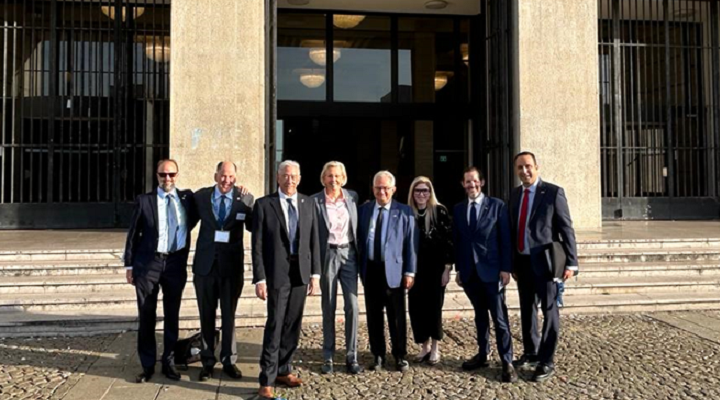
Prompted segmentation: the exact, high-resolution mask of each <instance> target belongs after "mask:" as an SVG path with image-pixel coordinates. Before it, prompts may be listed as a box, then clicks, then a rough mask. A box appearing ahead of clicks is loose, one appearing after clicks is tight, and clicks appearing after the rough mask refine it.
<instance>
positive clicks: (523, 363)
mask: <svg viewBox="0 0 720 400" xmlns="http://www.w3.org/2000/svg"><path fill="white" fill-rule="evenodd" d="M537 364H538V357H537V356H533V355H529V354H523V355H522V357H520V358H518V359H517V360H515V361H513V366H515V368H526V367H532V368H535V367H537Z"/></svg>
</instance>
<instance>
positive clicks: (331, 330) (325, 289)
mask: <svg viewBox="0 0 720 400" xmlns="http://www.w3.org/2000/svg"><path fill="white" fill-rule="evenodd" d="M320 181H321V182H322V184H323V186H325V190H323V191H322V192H320V193H316V194H315V195H314V196H313V199H314V200H315V206H316V210H317V214H318V229H319V236H320V259H321V262H322V271H323V273H322V276H321V277H320V288H321V289H322V312H323V359H324V362H323V365H322V367H321V372H322V373H323V374H329V373H332V372H333V355H334V354H335V310H336V308H337V294H338V293H337V288H338V281H339V282H340V285H341V286H342V292H343V298H344V300H345V347H346V352H345V366H346V368H347V371H348V372H349V373H351V374H359V373H360V372H362V367H361V366H360V364H358V360H357V329H358V314H359V310H358V297H357V296H358V263H357V254H358V252H357V240H355V238H356V237H357V202H358V199H357V197H358V196H357V193H355V192H353V191H352V190H346V189H343V186H344V185H345V182H347V172H346V171H345V165H344V164H343V163H341V162H339V161H330V162H328V163H326V164H325V166H324V167H323V170H322V172H321V173H320Z"/></svg>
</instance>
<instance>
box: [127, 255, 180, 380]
mask: <svg viewBox="0 0 720 400" xmlns="http://www.w3.org/2000/svg"><path fill="white" fill-rule="evenodd" d="M135 272H136V273H137V275H136V276H134V278H133V283H134V285H135V294H136V296H137V305H138V317H139V324H138V355H139V356H140V364H141V365H142V367H143V368H154V366H155V361H156V360H157V344H156V342H155V324H156V321H157V301H158V294H159V292H160V289H161V288H162V291H163V314H164V316H165V317H164V323H163V347H164V349H163V354H162V363H163V365H172V364H174V359H173V358H174V356H175V354H174V349H175V343H177V341H178V335H179V327H180V303H181V301H182V293H183V289H184V288H185V283H186V282H187V254H182V253H181V252H176V253H172V254H169V255H155V258H154V259H153V260H152V261H151V262H150V263H148V264H147V265H146V266H145V267H144V268H143V270H142V271H135Z"/></svg>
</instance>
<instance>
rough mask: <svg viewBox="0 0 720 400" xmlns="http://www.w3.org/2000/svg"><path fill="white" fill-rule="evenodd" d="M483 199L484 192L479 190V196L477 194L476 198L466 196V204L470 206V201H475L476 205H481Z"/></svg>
mask: <svg viewBox="0 0 720 400" xmlns="http://www.w3.org/2000/svg"><path fill="white" fill-rule="evenodd" d="M483 199H485V193H483V192H480V196H478V197H476V198H474V199H471V198H469V197H468V206H470V205H471V204H472V203H475V204H477V205H481V204H482V202H483Z"/></svg>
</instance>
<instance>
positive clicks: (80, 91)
mask: <svg viewBox="0 0 720 400" xmlns="http://www.w3.org/2000/svg"><path fill="white" fill-rule="evenodd" d="M169 15H170V5H169V1H168V0H147V1H135V0H102V1H100V0H94V1H93V0H0V73H1V75H2V76H1V77H0V96H1V99H2V100H1V101H2V125H1V129H2V131H1V133H0V135H1V136H0V137H1V140H2V141H1V142H0V180H1V181H2V182H1V183H2V191H0V208H3V209H4V210H5V211H6V213H4V214H5V215H4V217H5V218H9V219H2V220H0V223H4V225H5V226H3V227H8V226H10V225H13V224H15V225H17V224H20V225H24V226H29V227H43V223H42V222H40V221H34V220H33V217H32V215H31V214H32V210H38V208H37V207H40V206H42V207H44V208H43V210H44V211H47V212H55V211H56V212H58V213H62V212H63V211H64V210H69V209H72V208H66V207H65V206H67V205H68V204H76V205H80V204H105V205H106V206H107V207H106V209H107V212H110V213H112V214H113V215H114V218H113V224H114V225H117V224H118V223H121V219H122V214H123V210H121V208H122V205H123V204H127V203H129V202H132V201H133V200H134V198H135V196H136V195H138V194H139V193H142V192H145V191H147V190H148V189H150V188H151V187H153V186H154V169H155V163H156V162H157V160H158V159H160V158H164V157H167V154H168V136H169V135H168V132H169V129H168V125H169V61H170V60H169V45H170V43H169V40H170V39H169V38H170V18H169ZM24 205H33V207H35V208H23V206H24ZM8 214H15V217H7V216H8ZM19 214H22V215H19ZM74 218H75V216H73V215H72V213H68V215H67V220H66V222H65V223H63V222H62V221H60V222H58V224H57V226H58V227H64V226H67V227H70V226H73V225H74V223H73V219H74ZM19 221H24V222H19ZM0 225H2V224H0ZM92 225H93V223H92V221H89V222H88V225H87V226H92Z"/></svg>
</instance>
